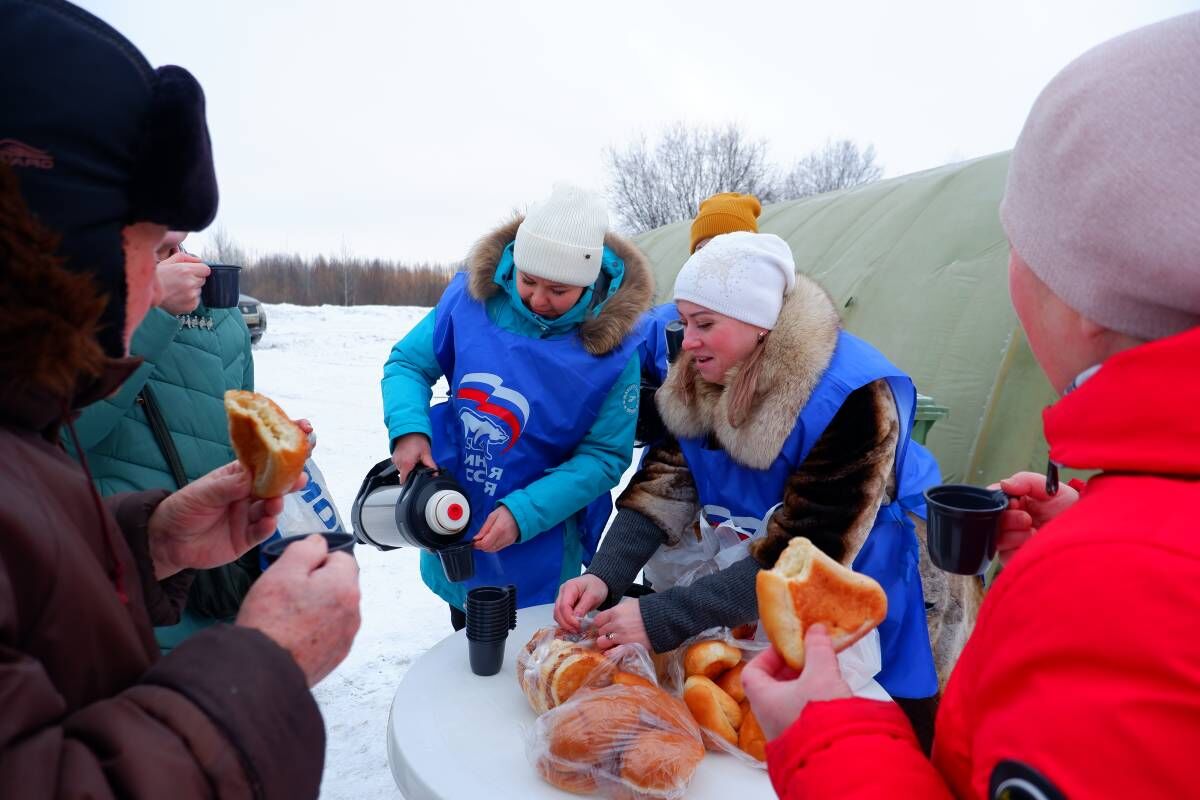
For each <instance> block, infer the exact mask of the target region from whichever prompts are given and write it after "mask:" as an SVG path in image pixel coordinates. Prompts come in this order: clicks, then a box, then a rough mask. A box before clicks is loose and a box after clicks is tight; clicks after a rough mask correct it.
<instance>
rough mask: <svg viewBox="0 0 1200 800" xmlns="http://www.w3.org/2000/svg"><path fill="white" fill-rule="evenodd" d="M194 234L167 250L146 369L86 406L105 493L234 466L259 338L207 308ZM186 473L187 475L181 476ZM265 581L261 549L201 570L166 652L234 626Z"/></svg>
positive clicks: (172, 240) (137, 351)
mask: <svg viewBox="0 0 1200 800" xmlns="http://www.w3.org/2000/svg"><path fill="white" fill-rule="evenodd" d="M186 235H187V234H185V233H179V232H175V231H172V232H170V233H169V234H168V235H167V238H166V240H164V242H163V246H162V248H161V249H160V250H159V252H158V259H159V263H158V279H159V281H160V283H161V284H162V288H163V297H162V300H161V302H160V303H159V304H158V306H157V307H155V308H151V309H150V312H149V313H148V314H147V315H146V318H145V320H144V321H143V322H142V324H141V325H140V326H138V328H137V330H136V331H135V332H134V335H133V341H132V343H131V344H130V355H134V356H140V357H141V358H142V359H144V363H143V364H142V365H141V367H139V368H138V370H137V371H136V372H135V373H134V374H133V376H132V377H130V379H129V380H127V381H126V382H125V383H124V384H123V385H122V386H121V389H120V391H118V392H117V393H116V394H114V395H113V396H111V397H109V398H107V399H105V400H101V401H100V402H98V403H95V404H93V405H90V406H88V407H87V408H85V409H84V410H83V413H82V414H81V416H80V417H79V419H78V420H77V422H76V430H77V431H78V434H79V440H80V445H81V446H82V447H83V449H84V451H85V453H86V455H87V462H88V466H89V467H90V468H91V472H92V477H93V479H94V480H95V482H96V486H97V488H99V490H100V493H101V494H103V495H105V496H107V495H111V494H116V493H118V492H128V491H135V490H143V489H156V488H161V489H168V490H174V489H176V488H178V487H179V485H180V482H181V481H182V482H184V483H186V482H190V481H193V480H195V479H197V478H199V477H200V476H202V475H205V474H207V473H208V472H210V471H211V470H213V469H216V468H217V467H220V466H224V465H225V464H228V463H229V462H230V461H232V460H233V459H234V453H233V448H232V447H231V446H230V444H229V428H228V422H227V420H226V417H225V407H224V394H225V390H227V389H246V390H250V391H253V389H254V360H253V358H252V356H251V353H250V333H249V331H248V330H247V329H246V323H245V322H244V321H243V320H242V315H241V312H239V311H238V309H237V308H236V307H235V308H207V307H205V306H204V305H203V304H201V302H200V289H201V287H202V286H203V285H204V281H205V279H206V278H207V276H208V274H209V268H208V266H207V265H206V264H204V263H203V262H202V261H201V260H200V259H198V258H196V257H195V256H193V255H191V254H189V253H186V252H184V251H183V250H182V244H183V239H184V237H185V236H186ZM155 408H157V410H158V415H159V416H160V418H161V420H162V422H163V423H164V424H165V428H166V431H167V433H168V435H169V437H170V442H171V445H172V446H173V447H174V450H175V452H176V453H177V457H178V462H177V465H176V468H175V469H173V468H172V464H171V460H170V458H169V456H168V454H167V453H166V452H165V451H164V448H163V447H162V445H161V444H160V443H159V440H158V438H157V436H156V434H155V432H154V428H153V427H152V425H151V419H152V417H153V416H154V414H155V411H154V410H155ZM66 444H67V448H68V450H72V448H71V446H70V443H69V442H67V443H66ZM72 455H75V456H76V457H78V455H77V454H76V453H74V452H72ZM176 469H177V470H179V471H180V472H181V473H182V474H180V475H178V476H177V475H176V474H175V473H176ZM259 574H260V569H259V566H258V548H254V549H252V550H251V551H250V552H248V553H246V554H245V555H244V556H242V558H241V559H239V560H237V561H235V562H233V563H231V564H227V565H225V566H223V567H218V568H217V569H213V570H207V571H204V572H201V573H199V574H198V575H197V576H196V580H195V581H194V582H193V584H192V588H191V591H190V593H189V595H188V603H187V607H186V608H185V610H184V613H183V616H182V618H181V620H180V622H179V624H178V625H172V626H170V627H163V628H157V629H156V630H155V634H156V636H157V638H158V643H159V646H161V647H162V648H163V649H164V650H169V649H171V648H172V647H174V646H175V645H176V644H178V643H179V642H181V641H182V640H183V639H184V638H186V637H187V636H188V635H189V634H191V633H193V632H195V631H197V630H199V629H201V628H203V627H206V626H208V625H211V624H213V623H215V622H219V621H226V620H228V621H232V618H233V617H234V616H235V615H236V614H237V610H238V607H239V606H240V605H241V602H242V598H244V597H245V596H246V592H248V591H249V590H250V584H251V583H253V582H254V579H255V578H257V577H258V575H259Z"/></svg>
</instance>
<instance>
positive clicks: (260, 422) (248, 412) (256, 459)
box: [225, 389, 310, 498]
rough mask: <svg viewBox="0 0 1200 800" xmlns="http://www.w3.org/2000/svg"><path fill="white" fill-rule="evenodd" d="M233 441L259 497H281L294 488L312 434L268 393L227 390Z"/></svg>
mask: <svg viewBox="0 0 1200 800" xmlns="http://www.w3.org/2000/svg"><path fill="white" fill-rule="evenodd" d="M225 414H226V415H227V416H228V417H229V441H230V443H231V444H232V445H233V452H235V453H236V454H237V460H238V461H240V462H242V464H243V465H245V467H246V469H248V470H250V474H251V475H253V476H254V488H253V493H254V496H255V497H259V498H268V497H281V496H282V495H285V494H287V493H288V492H290V491H291V489H292V486H293V485H295V483H296V479H298V478H299V477H300V473H302V472H303V471H304V462H305V461H307V460H308V453H309V450H310V448H309V445H308V436H307V435H306V434H305V433H304V431H303V430H301V429H300V426H299V425H297V424H296V423H294V422H292V420H291V418H290V417H289V416H288V415H287V414H285V413H284V411H283V409H282V408H280V407H279V406H277V405H275V403H274V402H273V401H272V400H271V399H270V398H269V397H266V396H265V395H261V394H257V393H256V392H244V391H241V390H239V389H231V390H229V391H227V392H225Z"/></svg>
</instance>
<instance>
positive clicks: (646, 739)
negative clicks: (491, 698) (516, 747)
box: [537, 686, 704, 800]
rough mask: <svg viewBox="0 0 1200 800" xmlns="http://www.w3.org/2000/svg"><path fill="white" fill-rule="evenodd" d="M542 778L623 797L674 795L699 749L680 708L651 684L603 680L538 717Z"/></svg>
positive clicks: (696, 733)
mask: <svg viewBox="0 0 1200 800" xmlns="http://www.w3.org/2000/svg"><path fill="white" fill-rule="evenodd" d="M537 725H538V726H539V730H540V731H544V734H545V741H546V750H545V751H544V752H543V753H542V754H541V755H540V756H539V758H538V760H537V769H538V773H539V774H540V775H541V776H542V778H544V779H545V780H546V781H547V782H549V783H551V784H553V785H555V786H558V787H559V788H561V789H565V790H567V791H570V792H578V793H588V792H592V791H596V790H597V789H599V790H602V791H603V792H604V793H605V794H606V795H607V796H610V797H618V798H627V799H628V800H651V799H652V798H665V797H679V796H681V795H682V793H683V790H684V789H685V788H686V786H687V783H688V781H689V780H690V779H691V777H692V773H693V772H694V771H695V769H696V766H697V765H698V764H699V763H700V759H701V758H702V757H703V755H704V747H703V745H702V744H701V743H700V732H699V731H698V730H697V728H696V723H695V722H694V721H693V720H692V718H691V715H690V714H689V713H688V710H687V708H686V707H685V706H684V705H683V704H682V703H681V702H680V701H679V700H677V699H676V698H674V697H671V696H670V695H668V694H667V693H666V692H664V691H663V690H661V689H658V688H646V687H642V686H610V687H608V688H606V689H601V690H598V691H595V692H592V691H588V692H583V693H581V694H579V695H578V696H577V697H575V698H574V699H573V700H572V701H571V702H569V703H567V704H565V705H563V706H560V707H558V708H556V709H554V710H553V711H551V712H549V713H548V714H546V715H544V716H543V717H542V718H541V719H539V720H538V722H537Z"/></svg>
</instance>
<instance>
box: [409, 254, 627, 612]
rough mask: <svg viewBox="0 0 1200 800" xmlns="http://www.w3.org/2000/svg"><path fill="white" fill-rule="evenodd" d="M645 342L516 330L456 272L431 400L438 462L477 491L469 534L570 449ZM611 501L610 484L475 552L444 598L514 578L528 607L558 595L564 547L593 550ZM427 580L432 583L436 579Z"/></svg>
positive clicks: (442, 304) (439, 319)
mask: <svg viewBox="0 0 1200 800" xmlns="http://www.w3.org/2000/svg"><path fill="white" fill-rule="evenodd" d="M636 345H637V338H636V337H634V336H629V337H626V339H625V341H624V342H623V343H622V344H621V345H619V346H618V347H616V348H614V349H613V350H611V351H610V352H608V353H606V354H604V355H602V356H594V355H592V354H591V353H589V352H588V351H587V350H586V349H584V347H583V344H582V342H581V341H580V339H579V336H578V333H577V332H572V333H571V334H569V335H567V336H560V337H552V338H543V339H535V338H531V337H528V336H522V335H520V334H517V333H512V332H510V331H506V330H504V329H502V328H500V327H499V326H497V325H494V324H492V322H491V321H490V320H489V319H488V316H487V309H486V308H485V306H484V304H483V303H481V302H479V301H478V300H476V299H475V298H473V297H471V296H470V294H468V292H467V280H466V276H465V274H459V275H457V276H455V278H454V280H452V281H451V283H450V286H449V287H448V288H447V289H446V291H445V293H443V295H442V298H441V300H440V301H439V302H438V306H437V315H436V322H435V326H434V334H433V347H434V353H435V355H436V356H437V360H438V363H439V364H440V365H441V367H442V370H443V372H444V374H445V375H446V379H447V382H448V383H449V386H450V397H449V399H448V400H447V401H446V402H443V403H439V404H437V405H435V406H433V407H432V408H431V409H430V421H431V423H432V428H433V440H432V442H431V447H432V455H433V458H434V461H435V462H436V463H437V464H438V466H439V467H441V468H442V469H444V470H446V471H447V472H449V474H451V475H453V476H454V478H455V479H456V480H457V481H458V482H459V483H460V484H462V487H463V491H464V492H465V493H466V495H467V498H468V500H470V503H471V521H470V525H469V527H468V536H469V537H470V538H474V537H475V536H476V535H477V534H478V532H479V528H480V527H481V526H482V525H483V523H484V520H486V519H487V517H488V515H489V514H490V513H491V512H492V511H493V509H495V507H496V503H497V502H499V501H502V500H503V499H504V497H505V496H506V495H508V494H509V493H510V492H513V491H516V490H518V489H523V488H525V487H526V486H528V485H529V484H531V483H533V482H534V481H536V480H537V479H538V478H540V477H542V476H543V475H544V474H545V473H546V471H547V470H550V469H553V468H554V467H556V466H558V465H559V464H561V463H563V462H564V461H566V460H567V459H569V458H570V457H571V455H572V453H573V452H574V450H575V448H576V447H577V446H578V445H579V443H580V442H581V441H582V440H583V438H584V436H586V435H587V432H588V430H589V429H590V428H591V427H592V425H593V424H594V423H595V421H596V419H597V417H598V416H599V414H600V409H601V407H602V406H603V404H604V401H605V398H606V397H607V396H608V393H609V391H610V390H611V389H612V387H613V385H614V384H615V383H616V382H617V379H618V378H619V377H620V376H621V373H622V371H624V369H625V366H626V364H628V363H629V359H630V356H631V355H632V354H633V348H634V347H635V346H636ZM611 510H612V500H611V498H610V497H609V494H608V492H605V493H604V494H602V495H601V496H600V497H598V498H596V499H595V500H594V501H593V502H592V503H591V504H589V505H588V506H587V507H586V508H583V509H580V510H579V512H577V513H576V514H575V515H574V517H573V518H572V519H571V520H568V522H570V523H571V524H567V522H563V523H559V524H558V525H555V526H554V527H553V528H551V529H549V530H546V531H522V532H521V535H522V537H530V536H531V535H532V534H536V535H532V538H527V539H526V540H525V541H519V542H516V543H514V544H512V545H509V546H508V547H506V548H504V549H503V550H500V551H499V552H496V553H484V552H481V551H478V550H477V551H475V553H474V557H475V576H474V577H473V578H471V579H469V580H467V581H464V582H463V583H460V584H453V585H452V588H453V590H457V591H456V592H455V594H459V593H461V596H456V597H444V599H446V600H447V601H448V602H450V603H451V604H453V605H456V606H457V607H458V608H462V607H463V602H464V598H465V594H466V591H467V589H470V588H473V587H476V586H503V585H506V584H509V583H512V584H515V585H516V587H517V602H518V605H519V606H520V607H521V608H525V607H527V606H534V605H539V604H542V603H549V602H553V600H554V598H555V596H556V595H557V592H558V586H559V583H560V576H561V574H562V571H563V559H564V557H567V556H568V555H569V554H571V553H579V554H580V557H581V558H586V559H590V558H591V556H592V554H594V553H595V551H596V546H597V544H598V542H599V540H600V534H601V532H602V531H603V529H604V524H605V522H607V520H608V515H609V512H610V511H611ZM569 537H575V540H574V541H568V538H569ZM427 570H437V571H438V572H439V573H440V571H441V566H440V564H439V563H438V561H437V558H436V557H434V556H431V555H430V554H428V553H422V554H421V572H422V574H423V575H424V574H425V573H426V571H427ZM426 583H427V584H429V585H430V587H431V588H434V585H435V583H434V582H432V581H430V580H426ZM439 583H442V584H443V585H444V583H445V581H444V580H443V581H440V582H439ZM443 596H444V595H443Z"/></svg>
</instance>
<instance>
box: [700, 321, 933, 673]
mask: <svg viewBox="0 0 1200 800" xmlns="http://www.w3.org/2000/svg"><path fill="white" fill-rule="evenodd" d="M880 378H885V379H887V382H888V385H889V386H891V389H892V394H893V396H894V397H895V400H896V408H897V410H898V412H899V415H900V425H901V429H900V440H899V445H898V447H897V451H896V475H897V482H898V483H899V481H902V480H904V479H905V478H906V477H907V476H913V475H924V476H925V478H924V479H926V480H927V479H928V478H929V475H930V473H929V470H927V469H922V470H914V469H912V468H910V469H908V470H905V461H906V459H907V458H909V457H916V458H919V459H922V460H925V459H929V460H932V456H931V455H929V451H927V450H924V449H923V448H921V449H919V450H917V449H911V450H910V448H909V447H908V444H909V434H910V432H911V430H912V421H913V414H914V413H915V412H916V403H917V392H916V389H915V388H914V387H913V384H912V381H911V380H910V379H909V378H908V376H907V375H905V374H904V373H903V372H901V371H900V370H899V369H897V368H896V367H895V366H893V365H892V364H891V363H890V362H889V361H888V360H887V358H886V357H884V355H883V354H882V353H880V352H879V351H878V350H876V349H875V348H874V347H872V346H871V345H870V344H868V343H866V342H865V341H863V340H862V339H859V338H858V337H857V336H854V335H853V334H851V333H847V332H845V331H841V332H840V333H839V334H838V342H837V347H836V348H835V349H834V353H833V358H832V360H831V361H830V364H829V367H828V368H827V369H826V370H825V374H824V375H823V376H822V377H821V381H820V383H818V384H817V387H816V389H814V390H813V393H812V396H811V397H810V398H809V399H808V402H807V403H806V404H805V405H804V408H803V409H802V410H801V411H800V416H799V418H798V419H797V420H796V425H795V427H794V428H793V429H792V432H791V434H790V435H789V436H788V439H787V441H786V442H785V443H784V445H783V448H782V449H781V451H780V453H779V456H778V457H777V458H776V459H775V461H774V463H772V464H771V466H770V467H768V468H767V469H765V470H759V469H752V468H750V467H747V466H743V465H741V464H738V463H737V462H735V461H734V460H733V459H732V458H730V457H729V455H728V454H727V453H726V452H725V451H724V450H723V449H719V448H718V449H712V448H709V447H706V446H705V442H704V440H703V439H680V440H679V444H680V446H681V448H682V450H683V455H684V458H686V459H687V462H688V466H689V468H690V469H691V472H692V475H693V477H694V478H695V481H696V489H697V491H698V493H699V496H700V502H701V504H702V506H703V511H702V513H704V514H706V515H707V516H708V517H709V522H710V523H712V524H713V525H714V526H715V525H718V524H720V522H721V521H723V519H728V520H729V521H731V522H732V523H733V524H735V525H738V526H739V527H742V528H747V529H751V530H753V529H755V528H757V527H759V526H760V524H761V520H762V518H763V517H764V516H765V515H766V514H767V512H768V511H769V510H770V509H771V508H772V507H773V506H775V505H776V504H777V503H779V502H780V501H781V500H782V499H783V490H784V486H785V484H786V481H787V478H788V476H789V475H790V474H791V473H792V472H794V471H795V470H796V469H797V468H798V467H799V466H800V465H801V464H802V463H803V462H804V459H805V458H807V457H808V453H809V451H810V450H812V447H813V445H814V444H816V442H817V440H818V439H819V438H820V437H821V434H822V433H824V431H825V428H826V427H828V425H829V423H830V422H831V421H832V420H833V417H834V415H835V414H836V413H837V411H838V409H839V408H841V406H842V403H843V402H844V401H845V400H846V398H847V397H848V396H849V395H850V393H851V392H853V391H854V390H855V389H858V388H861V387H863V386H866V385H867V384H869V383H871V382H872V381H875V380H878V379H880ZM932 474H933V476H934V478H935V481H936V474H937V469H936V464H935V465H934V468H933V471H932ZM930 485H934V484H930ZM913 492H914V487H909V486H904V487H900V486H897V491H896V496H897V497H908V496H910V495H911V494H912V493H913ZM919 559H920V547H919V545H918V543H917V537H916V532H915V531H914V529H913V526H912V523H911V522H909V520H908V518H907V517H906V516H905V514H904V509H903V507H902V504H901V503H900V502H899V501H895V502H892V503H890V504H888V505H885V506H883V507H881V508H880V509H879V513H878V514H877V515H876V517H875V525H874V527H872V528H871V532H870V534H868V536H867V540H866V542H865V543H864V544H863V548H862V550H861V552H859V554H858V556H857V557H856V558H855V559H854V564H853V567H854V570H855V571H856V572H861V573H863V574H865V575H870V576H871V577H872V578H874V579H875V580H877V581H879V584H880V585H881V586H882V587H883V589H884V591H885V592H886V593H887V599H888V612H887V618H886V619H885V620H884V622H883V624H882V625H880V626H879V638H880V645H881V648H882V651H883V669H882V670H881V671H880V673H879V675H877V676H876V680H878V681H879V683H880V684H881V685H882V686H883V688H884V689H886V690H887V691H888V693H889V694H891V695H893V696H894V697H928V696H930V695H932V694H934V693H936V692H937V673H936V671H935V669H934V666H933V652H932V650H931V649H930V646H929V633H928V628H927V627H926V624H925V601H924V594H923V592H922V590H921V576H920V572H919V569H918V562H919Z"/></svg>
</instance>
